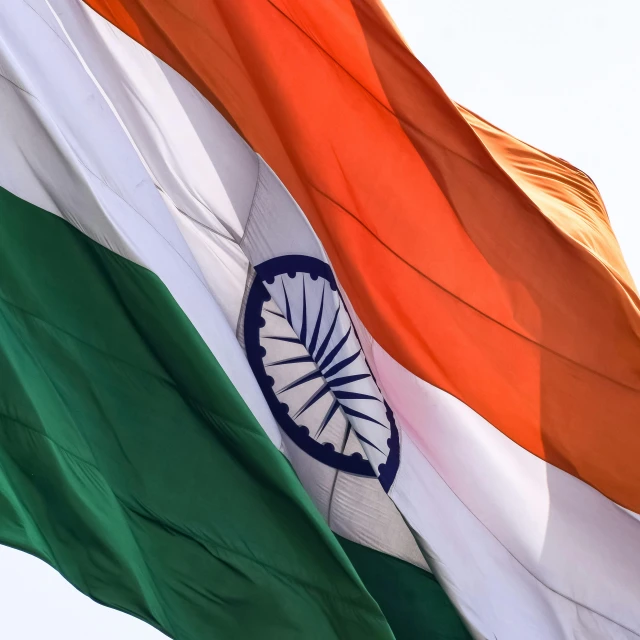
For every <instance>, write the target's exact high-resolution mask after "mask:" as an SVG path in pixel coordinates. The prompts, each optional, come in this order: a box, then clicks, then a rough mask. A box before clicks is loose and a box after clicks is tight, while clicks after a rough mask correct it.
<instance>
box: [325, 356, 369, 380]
mask: <svg viewBox="0 0 640 640" xmlns="http://www.w3.org/2000/svg"><path fill="white" fill-rule="evenodd" d="M361 351H362V350H361V349H359V350H358V351H356V352H355V353H354V354H353V355H352V356H349V357H348V358H345V359H344V360H340V362H338V364H334V365H333V367H331V369H329V371H325V374H324V376H325V378H330V377H331V376H335V375H336V373H339V372H340V371H342V370H343V369H344V368H345V367H348V366H349V365H350V364H351V363H352V362H353V361H354V360H355V359H356V358H357V357H358V356H359V355H360V353H361Z"/></svg>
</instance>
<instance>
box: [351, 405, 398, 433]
mask: <svg viewBox="0 0 640 640" xmlns="http://www.w3.org/2000/svg"><path fill="white" fill-rule="evenodd" d="M342 410H343V411H344V412H345V413H346V414H348V415H350V416H353V417H354V418H361V419H362V420H368V421H369V422H374V423H375V424H379V425H380V426H381V427H383V428H384V429H388V428H389V427H387V426H386V425H384V424H382V422H378V421H377V420H375V419H374V418H372V417H371V416H368V415H367V414H366V413H360V411H356V410H355V409H352V408H351V407H348V406H347V405H346V404H343V405H342Z"/></svg>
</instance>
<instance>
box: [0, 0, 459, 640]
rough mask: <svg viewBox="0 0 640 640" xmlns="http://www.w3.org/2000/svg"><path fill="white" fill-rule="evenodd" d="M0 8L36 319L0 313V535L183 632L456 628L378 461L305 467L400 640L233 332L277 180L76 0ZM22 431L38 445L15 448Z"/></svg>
mask: <svg viewBox="0 0 640 640" xmlns="http://www.w3.org/2000/svg"><path fill="white" fill-rule="evenodd" d="M0 11H1V12H2V14H3V15H2V20H0V29H1V28H2V25H4V30H3V32H2V46H1V47H0V61H1V63H2V70H3V73H2V79H1V80H0V91H2V95H3V101H2V104H3V116H4V117H3V119H2V122H0V160H1V162H0V187H2V188H3V191H2V194H3V201H2V206H0V211H1V212H2V213H3V219H2V221H1V222H0V229H1V230H2V233H3V234H4V238H5V243H6V245H7V246H8V247H10V248H11V251H6V252H4V254H3V255H4V257H5V263H6V264H5V267H3V279H2V283H1V284H2V285H3V286H4V288H3V291H4V294H5V297H6V301H7V303H8V304H9V305H10V306H9V309H11V308H12V307H11V305H12V304H16V305H17V307H16V308H19V309H20V313H22V312H24V313H26V314H27V316H28V317H31V316H33V317H34V318H36V319H37V321H36V323H35V325H34V324H33V322H31V323H29V322H27V323H25V322H23V319H21V315H20V313H18V316H17V317H16V318H14V317H13V315H14V312H13V311H11V312H10V311H7V312H6V315H7V322H8V325H7V327H8V328H7V330H6V332H5V338H4V340H2V341H1V342H0V354H1V353H2V349H5V355H7V357H8V363H9V364H8V369H7V372H5V374H6V375H4V377H3V379H5V380H9V381H11V384H9V383H7V384H5V386H4V388H3V390H2V391H0V402H2V404H3V407H2V413H3V415H6V418H7V420H9V421H11V425H12V428H13V430H14V431H15V432H16V435H15V437H14V439H13V440H9V439H5V440H3V442H2V443H1V444H0V449H1V450H2V452H3V470H4V471H5V475H4V476H3V484H2V486H1V487H0V504H2V502H1V498H5V499H6V500H7V503H6V508H5V509H4V510H1V509H0V540H1V541H2V542H4V543H5V544H11V545H13V546H16V547H19V548H22V549H25V550H27V551H29V552H31V553H34V554H36V555H38V556H40V557H42V558H43V559H45V560H46V561H48V562H49V563H51V564H53V565H54V566H55V567H56V568H58V569H59V570H60V571H61V572H62V573H63V574H64V575H66V576H67V577H68V578H69V579H70V580H71V581H72V582H73V583H74V584H75V585H76V586H78V587H79V588H80V589H82V590H83V591H84V592H85V593H88V594H89V595H91V596H92V597H93V598H95V599H97V600H98V601H100V602H103V603H105V604H108V605H110V606H114V607H116V608H119V609H122V610H125V611H128V612H130V613H132V614H134V615H136V616H138V617H141V618H143V619H145V620H147V621H149V622H150V623H151V624H154V625H155V626H157V627H159V628H160V629H162V630H163V631H164V632H165V633H167V634H169V635H170V636H172V637H176V638H208V637H210V636H211V634H212V633H214V634H219V635H221V637H230V638H232V637H274V638H275V637H277V638H281V637H282V638H286V637H310V638H315V637H317V638H331V637H354V638H357V637H367V638H368V637H381V638H383V637H392V635H395V637H396V638H398V639H399V640H403V639H404V638H406V639H407V640H409V638H412V637H415V633H416V632H418V633H419V634H421V635H423V636H426V637H433V638H443V639H444V638H447V639H450V638H460V639H463V638H466V637H467V632H466V630H465V628H464V627H463V625H462V623H461V621H460V618H459V616H458V615H457V613H456V612H455V610H454V609H453V607H452V606H451V604H450V603H449V602H448V600H447V596H446V595H445V594H444V592H443V590H442V589H441V587H440V586H439V585H438V583H437V582H436V581H435V579H434V578H433V576H432V575H431V574H430V573H429V568H428V565H427V563H426V561H425V559H424V556H423V554H422V552H421V551H420V549H419V547H418V545H417V543H416V541H415V539H414V537H413V535H412V533H411V531H410V529H409V528H408V527H407V525H406V524H405V522H404V520H403V519H402V516H401V515H400V514H399V512H398V510H397V508H396V507H395V506H394V504H393V502H392V501H391V499H390V498H389V497H388V496H387V494H386V493H385V491H384V490H383V488H382V487H381V485H380V483H379V482H378V481H377V479H376V478H375V474H373V475H372V476H371V477H368V478H367V479H366V484H365V485H362V484H361V483H360V480H359V479H358V478H355V480H354V481H353V482H352V481H351V476H350V475H349V474H344V473H343V474H340V477H339V478H338V477H337V475H338V474H337V473H333V475H331V473H329V475H327V474H326V473H325V470H324V469H321V468H319V467H317V466H316V467H315V468H314V469H315V470H314V471H313V472H312V473H311V476H309V477H307V479H306V480H307V482H306V483H305V484H307V485H308V486H309V487H310V493H311V497H312V498H313V500H314V501H315V502H316V504H317V505H318V506H319V507H320V512H321V514H322V515H323V516H324V517H325V519H326V520H327V521H329V524H330V525H331V527H332V528H333V530H334V531H336V532H337V533H340V534H341V535H342V536H344V538H341V541H342V543H343V545H344V548H345V550H346V552H347V555H350V556H354V557H355V558H356V559H357V561H358V562H360V563H362V561H363V558H366V561H367V571H365V572H364V574H365V587H366V588H367V589H369V588H370V585H372V587H373V590H374V591H375V592H376V593H377V594H380V595H381V600H382V607H383V609H384V614H385V615H388V616H389V618H390V619H391V620H393V626H394V629H393V631H391V630H390V629H389V626H388V624H387V622H386V621H385V619H384V617H383V615H382V614H381V612H380V609H379V608H378V607H377V606H376V604H375V602H373V601H372V599H371V597H370V596H369V595H368V594H367V592H366V591H365V588H364V587H363V585H362V582H360V580H359V579H358V577H357V575H356V574H355V572H354V571H353V567H352V565H351V564H350V563H349V562H348V560H347V559H346V557H345V555H344V553H343V552H342V551H341V550H340V547H339V546H338V543H337V541H336V539H335V537H333V535H332V534H331V533H330V532H329V530H328V529H327V528H326V525H324V524H323V523H322V521H321V518H320V515H319V514H318V512H317V511H316V510H314V509H313V507H312V506H311V505H310V504H309V501H308V499H307V498H306V497H305V496H304V495H303V492H302V491H301V488H300V486H299V484H298V481H297V480H296V479H295V478H294V477H293V475H292V473H291V471H290V469H289V467H288V466H287V464H286V463H285V462H284V461H283V460H282V459H281V456H280V453H278V451H277V449H278V448H279V449H282V450H283V451H284V452H285V453H287V455H289V457H290V458H291V459H292V461H293V462H294V466H295V467H296V468H297V469H301V468H304V469H307V470H308V469H309V468H310V466H313V461H311V462H312V464H311V465H310V464H309V462H310V460H305V458H304V456H305V454H304V452H299V451H297V450H293V452H292V450H291V447H290V445H288V443H287V441H286V440H285V439H283V437H282V435H281V433H280V431H279V429H278V427H277V426H276V421H275V420H274V418H273V416H272V415H271V413H270V412H269V409H268V407H267V403H266V402H265V400H264V398H263V396H262V394H261V392H260V389H259V387H258V384H257V383H256V380H255V379H254V377H253V374H252V373H251V370H250V369H249V364H248V363H247V360H246V358H245V356H244V353H243V351H242V349H241V345H240V344H239V343H238V341H237V340H236V338H235V336H234V332H235V331H236V330H237V328H238V326H239V324H241V319H242V317H243V310H242V303H243V297H244V295H245V290H246V287H247V285H248V283H249V282H250V281H251V277H252V276H251V274H252V267H250V266H249V258H248V256H247V255H246V253H245V252H244V251H243V249H242V248H241V239H242V238H243V237H244V236H246V235H247V232H248V221H249V219H250V218H251V215H252V213H253V212H254V210H257V209H259V211H260V215H262V216H264V215H272V214H273V211H272V209H273V208H274V207H278V208H279V209H281V210H282V209H288V210H289V211H293V213H294V215H295V216H296V217H297V218H298V219H303V218H301V214H300V212H299V209H298V208H297V206H296V205H295V203H294V202H293V201H292V199H291V197H290V196H289V194H288V193H287V192H286V190H285V189H284V187H283V186H282V184H281V183H280V182H279V181H278V180H277V178H275V176H273V174H272V172H271V170H270V169H269V168H268V167H267V166H266V165H265V164H264V162H263V161H262V160H261V159H259V158H258V157H257V156H256V154H255V153H254V152H253V151H252V150H251V149H250V148H249V147H248V146H247V145H246V143H245V142H244V141H243V140H242V138H241V137H240V136H239V135H238V134H237V133H236V132H235V131H233V129H232V128H231V127H230V126H229V125H228V124H227V122H226V121H225V120H224V118H222V117H221V115H220V114H219V113H218V112H217V111H216V110H215V109H214V108H213V107H212V106H211V105H210V104H209V103H208V102H207V101H205V100H204V99H203V98H202V96H201V95H200V94H199V93H198V92H197V91H196V90H195V89H194V88H193V87H192V86H190V85H189V83H187V82H186V81H185V80H184V79H183V78H181V77H180V76H179V75H178V74H177V73H176V72H175V71H173V70H172V69H171V68H169V67H167V66H166V65H165V64H164V63H161V62H160V61H159V60H157V59H156V58H155V57H154V56H153V55H152V54H150V53H149V52H148V51H146V50H144V49H143V48H141V47H140V46H139V45H138V44H136V43H135V42H133V41H132V40H130V39H129V38H128V36H126V35H124V34H123V33H121V32H119V31H117V30H114V29H113V28H112V27H111V26H110V25H109V24H108V23H107V22H105V21H104V20H103V19H102V18H100V17H99V16H97V14H95V13H93V12H92V11H91V10H89V9H88V8H87V7H86V6H85V5H83V4H82V3H80V2H77V1H75V0H53V1H49V2H44V1H43V2H32V3H31V4H30V5H28V6H27V5H26V4H24V3H19V2H15V3H12V4H10V5H8V6H6V7H4V8H3V9H0ZM305 224H306V221H305ZM45 247H46V249H45ZM58 253H59V254H60V255H62V256H63V258H64V259H59V260H58V259H56V258H55V256H56V255H58ZM32 255H37V256H38V257H39V259H38V260H37V261H36V260H31V259H30V256H32ZM50 262H55V268H53V265H52V267H51V268H49V269H48V268H47V265H48V264H49V263H50ZM75 274H81V277H80V275H75ZM21 287H22V288H23V291H22V292H21V291H20V288H21ZM183 314H184V315H183ZM43 327H44V329H43ZM51 327H54V329H55V330H54V334H53V338H49V337H48V336H49V333H50V332H51V330H52V329H51ZM59 331H61V332H62V334H61V335H62V337H60V336H58V333H57V332H59ZM198 334H199V335H198ZM64 336H66V338H65V337H64ZM330 348H331V349H333V347H330ZM87 349H88V351H87ZM95 349H98V351H97V352H95ZM213 356H215V358H214V357H213ZM120 361H122V362H120ZM158 367H159V368H158ZM38 372H39V373H38ZM149 376H151V378H149ZM158 376H159V377H160V379H159V381H155V382H154V380H155V378H156V377H158ZM47 380H50V381H55V382H52V383H51V384H47V382H46V381H47ZM52 385H53V386H52ZM234 385H235V387H236V389H234ZM238 392H240V393H241V394H242V398H244V400H245V401H246V402H247V404H248V406H249V408H250V409H251V410H252V412H253V414H254V415H253V416H252V415H251V412H250V411H249V410H248V408H247V406H245V404H244V403H243V401H242V399H241V398H240V396H239V395H238ZM29 403H31V404H32V405H33V406H32V407H30V406H29ZM145 407H147V409H145ZM254 416H255V418H258V420H259V421H260V424H261V425H262V427H263V429H264V431H262V430H260V428H259V427H258V423H257V422H256V420H255V418H254ZM31 432H33V433H36V434H41V436H42V438H41V440H42V442H44V443H45V444H44V445H41V444H39V443H37V442H36V443H35V444H34V445H33V447H31V448H29V442H30V440H29V438H32V436H30V435H29V434H30V433H31ZM265 434H266V435H268V436H269V439H270V441H269V439H267V438H266V437H265ZM16 438H17V440H16ZM25 438H26V441H25ZM37 439H38V438H36V440H37ZM27 441H29V442H27ZM229 441H230V442H229ZM48 442H50V447H49V449H50V451H49V449H47V444H46V443H48ZM36 445H37V446H36ZM274 445H275V446H274ZM51 447H52V448H51ZM265 447H266V448H267V449H268V450H269V453H268V454H267V455H263V454H262V453H261V452H262V451H263V449H264V448H265ZM59 449H60V450H62V451H63V453H64V452H67V453H69V452H70V454H71V455H72V456H73V455H75V456H76V458H77V459H75V458H74V459H72V461H71V463H67V461H66V459H64V460H63V459H60V455H62V454H61V453H60V451H59ZM196 449H197V450H196ZM245 449H246V451H245ZM361 455H362V456H363V457H364V453H362V454H361ZM256 456H258V457H261V464H260V465H258V466H255V465H253V464H252V460H254V459H255V457H256ZM274 460H275V462H274ZM272 466H273V469H271V470H270V468H271V467H272ZM36 470H37V471H36ZM169 470H170V471H169ZM323 473H324V478H325V480H326V482H327V483H331V484H332V486H333V488H332V490H331V493H332V497H331V498H330V499H329V500H322V499H321V496H320V492H319V491H318V488H319V486H320V485H319V483H318V482H317V479H318V477H319V476H320V475H322V474H323ZM24 474H27V475H30V476H33V477H34V478H35V479H34V480H33V481H32V482H31V485H30V488H29V490H27V488H21V486H20V482H21V478H22V477H23V475H24ZM256 482H260V483H261V489H260V491H256V490H255V488H254V485H255V483H256ZM227 483H230V484H229V486H228V485H227ZM196 485H197V487H196ZM45 487H47V489H46V491H45ZM16 488H17V489H16ZM194 492H196V493H197V497H194V496H193V495H192V494H193V493H194ZM45 493H46V495H47V496H49V498H48V499H47V500H46V501H44V502H43V501H41V500H39V499H38V496H39V495H40V494H43V495H44V494H45ZM112 494H113V496H112ZM245 494H246V495H245ZM333 495H335V499H334V498H333ZM231 503H233V508H231V507H230V505H231ZM227 507H229V508H227ZM116 511H117V513H116ZM120 511H122V515H120ZM249 528H251V532H250V533H248V529H249ZM68 531H74V532H75V533H74V534H73V535H72V536H71V537H69V535H68V534H67V533H65V532H68ZM245 534H246V535H245ZM345 538H346V539H345ZM350 540H351V541H355V542H357V543H358V544H353V543H351V544H350V543H349V541H350ZM363 544H364V545H367V547H368V549H366V550H364V548H361V546H360V545H363ZM132 545H133V548H132ZM354 549H355V551H354ZM388 554H391V555H388ZM297 563H300V565H299V566H297ZM383 575H384V576H386V578H387V580H388V581H389V584H390V585H396V586H395V589H396V590H397V589H400V590H401V592H402V593H403V594H404V595H403V599H402V600H401V601H399V600H396V599H393V598H389V597H386V595H385V591H384V588H383V584H382V583H381V576H383ZM291 590H293V591H295V594H294V595H293V596H291V595H288V593H287V592H288V591H291ZM417 603H419V604H420V607H419V608H418V607H417V606H416V604H417ZM396 627H397V629H396Z"/></svg>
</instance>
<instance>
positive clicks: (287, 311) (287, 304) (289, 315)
mask: <svg viewBox="0 0 640 640" xmlns="http://www.w3.org/2000/svg"><path fill="white" fill-rule="evenodd" d="M282 291H283V292H284V303H285V306H286V314H287V322H288V323H289V324H290V325H291V328H293V322H291V307H290V306H289V296H288V295H287V288H286V287H285V286H284V278H282Z"/></svg>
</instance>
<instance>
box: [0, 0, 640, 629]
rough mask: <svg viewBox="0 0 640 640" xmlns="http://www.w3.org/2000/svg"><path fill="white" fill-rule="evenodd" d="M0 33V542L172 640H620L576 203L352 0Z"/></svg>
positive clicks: (570, 185)
mask: <svg viewBox="0 0 640 640" xmlns="http://www.w3.org/2000/svg"><path fill="white" fill-rule="evenodd" d="M0 16H1V17H2V19H1V20H0V29H2V30H3V33H2V34H1V36H2V37H1V38H0V56H1V58H0V69H1V70H2V77H1V78H0V88H1V90H2V91H3V100H2V109H3V118H2V121H1V122H0V135H1V137H0V156H1V157H0V187H2V188H3V191H2V200H3V204H2V207H1V209H0V211H1V215H2V225H1V226H0V229H1V233H2V237H3V238H4V244H5V246H6V247H7V250H6V251H4V252H3V256H2V260H3V262H4V264H3V267H2V271H1V273H2V277H1V280H0V286H1V287H2V289H1V291H2V300H3V307H4V309H3V316H2V317H3V326H4V328H3V335H4V337H3V339H2V341H1V342H0V356H1V357H2V362H3V363H4V365H3V366H4V367H5V373H3V374H2V379H3V380H4V379H6V380H8V381H9V383H8V384H6V385H5V386H4V387H3V388H1V389H0V399H2V411H1V412H2V415H3V423H4V428H3V430H2V432H1V433H0V435H2V438H3V440H2V446H1V447H0V451H1V453H2V456H3V464H2V474H3V475H2V484H1V485H0V487H1V493H0V517H1V519H0V537H1V538H2V541H3V542H5V543H7V544H12V545H14V546H17V547H20V548H24V549H26V550H29V551H30V552H32V553H36V554H37V555H40V556H41V557H43V558H44V559H46V560H47V561H48V562H50V563H51V564H53V565H54V566H56V567H57V568H59V569H60V570H61V571H62V572H63V573H64V574H65V575H67V577H68V578H69V579H70V580H71V581H72V582H74V584H76V585H77V586H78V587H79V588H81V589H83V590H84V591H85V592H87V593H89V594H90V595H92V597H94V598H96V599H98V600H100V601H102V602H105V603H106V604H109V605H111V606H115V607H118V608H120V609H123V610H126V611H129V612H131V613H133V614H134V615H138V616H139V617H142V618H144V619H146V620H148V621H150V622H151V623H152V624H155V625H156V626H158V627H159V628H161V629H163V630H164V631H165V632H166V633H168V634H169V635H171V636H173V637H176V638H183V637H184V638H201V637H209V636H210V635H211V634H212V633H217V634H219V635H221V637H254V636H255V637H274V638H275V637H278V638H284V637H318V638H325V637H341V638H342V637H348V638H351V637H353V638H358V637H367V638H368V637H393V635H395V637H397V638H418V637H429V638H464V637H467V634H468V633H470V634H471V635H473V636H474V637H478V638H522V639H525V640H528V639H532V640H533V639H539V638H559V639H562V638H575V637H578V638H582V637H584V638H601V637H602V638H615V639H618V638H625V639H626V638H635V637H637V636H638V635H639V634H640V622H639V621H638V617H637V614H636V609H637V602H638V599H639V598H640V559H638V554H637V553H636V550H637V549H638V548H639V547H638V545H639V544H640V522H639V521H638V516H637V515H636V514H635V512H638V511H640V504H639V502H640V497H639V496H638V487H639V486H640V484H639V483H638V473H639V472H638V467H637V465H636V464H635V459H636V457H637V451H638V438H639V436H638V435H637V432H636V430H635V428H634V427H635V423H636V418H637V417H638V415H640V411H639V409H640V406H639V405H640V400H639V395H638V389H639V383H640V381H639V380H638V371H639V369H638V366H637V364H638V362H639V359H640V342H639V341H638V327H639V322H638V319H639V316H638V296H637V293H636V290H635V287H634V285H633V282H632V280H631V277H630V275H629V273H628V270H627V269H626V266H625V265H624V261H623V259H622V256H621V254H620V251H619V248H618V246H617V244H616V242H615V238H614V237H613V234H612V232H611V229H610V227H609V224H608V219H607V216H606V211H605V209H604V206H603V204H602V201H601V199H600V197H599V194H598V193H597V190H596V189H595V187H594V186H593V185H592V183H591V182H590V181H589V179H588V178H587V177H586V176H585V175H584V174H582V173H581V172H579V171H578V170H576V169H574V168H573V167H571V166H570V165H568V164H567V163H564V162H562V161H560V160H558V159H556V158H553V157H550V156H548V155H546V154H543V153H542V152H539V151H537V150H535V149H533V148H531V147H529V146H527V145H525V144H523V143H521V142H520V141H517V140H515V139H513V138H512V137H510V136H508V135H507V134H505V133H504V132H501V131H500V130H498V129H496V128H495V127H493V126H492V125H490V124H489V123H486V122H485V121H483V120H482V119H481V118H479V117H478V116H476V115H475V114H473V113H471V112H469V111H467V110H465V109H463V108H462V107H459V106H457V105H455V104H454V103H453V102H451V101H450V100H449V99H448V98H447V97H446V96H445V95H444V93H443V92H442V90H441V89H440V88H439V87H438V85H437V84H436V83H435V81H434V80H433V79H432V78H431V76H429V74H428V72H427V71H426V70H425V69H424V68H423V67H422V66H421V65H420V64H419V63H418V62H417V61H416V59H415V58H414V57H413V56H412V54H411V53H410V52H409V50H408V49H407V47H406V45H405V44H404V43H403V42H402V39H401V38H400V36H399V35H398V34H397V32H396V30H395V29H394V27H393V25H392V24H391V22H390V21H389V20H388V18H387V16H386V14H385V12H384V10H383V8H382V6H381V5H379V4H378V3H377V2H376V1H375V0H327V1H326V2H321V3H306V2H302V1H301V0H234V2H233V3H231V2H227V1H226V0H211V1H208V2H202V1H201V0H181V1H180V2H177V0H175V1H168V0H163V1H162V2H160V1H159V0H87V1H86V2H84V3H83V2H81V1H80V0H30V2H29V3H28V4H27V3H24V2H18V0H11V1H10V2H9V3H7V4H5V5H3V6H2V7H1V8H0ZM247 143H248V144H247ZM282 454H284V456H286V458H288V460H289V462H290V463H291V465H292V467H293V469H295V472H296V474H297V476H298V478H299V480H300V481H301V483H302V485H303V486H304V488H305V489H306V494H305V492H304V491H302V490H301V488H300V486H299V484H298V480H297V479H296V478H295V476H294V474H293V472H292V471H291V470H290V468H289V467H288V466H287V463H286V462H285V459H284V456H283V455H282ZM307 495H308V496H309V497H310V498H311V501H312V502H313V504H314V505H315V507H314V506H313V505H312V504H311V501H309V499H308V497H307ZM327 525H328V526H327ZM330 530H332V531H333V534H332V533H331V531H330ZM340 545H341V546H340ZM345 552H346V554H345ZM436 579H437V581H438V582H436ZM440 585H442V587H443V589H444V590H443V589H442V588H441V587H440ZM445 593H446V595H445ZM374 598H375V601H374ZM449 600H450V601H451V602H452V603H453V605H455V608H456V609H457V611H458V612H459V614H460V615H461V618H462V620H464V625H465V626H466V628H465V626H463V624H462V622H461V620H460V618H459V617H458V614H457V613H456V611H455V610H454V609H453V607H452V605H451V603H450V602H449ZM376 601H377V603H376Z"/></svg>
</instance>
